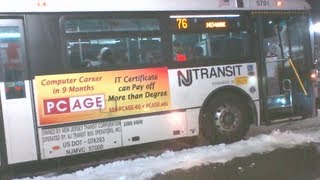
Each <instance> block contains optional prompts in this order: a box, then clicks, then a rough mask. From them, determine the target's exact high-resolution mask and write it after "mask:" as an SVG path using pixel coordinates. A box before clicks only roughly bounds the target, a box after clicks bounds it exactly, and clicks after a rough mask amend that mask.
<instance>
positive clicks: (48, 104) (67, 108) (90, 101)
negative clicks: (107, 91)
mask: <svg viewBox="0 0 320 180" xmlns="http://www.w3.org/2000/svg"><path fill="white" fill-rule="evenodd" d="M43 104H44V114H45V115H52V114H62V113H70V112H81V111H91V110H97V109H104V108H105V99H104V95H94V96H79V97H69V98H57V99H46V100H43Z"/></svg>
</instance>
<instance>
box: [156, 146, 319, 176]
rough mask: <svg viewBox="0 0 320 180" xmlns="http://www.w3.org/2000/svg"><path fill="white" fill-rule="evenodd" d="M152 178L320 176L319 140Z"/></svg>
mask: <svg viewBox="0 0 320 180" xmlns="http://www.w3.org/2000/svg"><path fill="white" fill-rule="evenodd" d="M152 179H153V180H171V179H172V180H177V179H183V180H194V179H199V180H203V179H204V180H206V179H208V180H209V179H210V180H251V179H252V180H271V179H272V180H320V144H315V143H313V144H308V145H304V146H297V147H295V148H292V149H278V150H275V151H273V152H269V153H265V154H253V155H251V156H248V157H241V158H235V159H233V160H232V161H229V162H226V163H223V164H221V163H218V164H210V165H205V166H199V167H193V168H191V169H188V170H175V171H171V172H168V173H166V174H158V175H156V176H155V177H154V178H152Z"/></svg>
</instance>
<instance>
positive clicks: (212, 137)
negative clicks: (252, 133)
mask: <svg viewBox="0 0 320 180" xmlns="http://www.w3.org/2000/svg"><path fill="white" fill-rule="evenodd" d="M245 102H246V101H245V100H244V99H243V98H239V96H236V95H233V94H226V93H223V94H218V95H217V96H214V98H212V99H211V100H210V102H209V103H208V105H207V106H206V107H205V109H204V112H203V113H204V114H203V123H202V129H203V131H204V132H203V134H204V136H205V137H206V138H207V139H208V140H209V141H210V142H211V143H231V142H235V141H238V140H240V139H241V138H243V137H244V136H245V134H246V133H247V131H248V129H249V109H248V106H246V105H245V104H244V103H245Z"/></svg>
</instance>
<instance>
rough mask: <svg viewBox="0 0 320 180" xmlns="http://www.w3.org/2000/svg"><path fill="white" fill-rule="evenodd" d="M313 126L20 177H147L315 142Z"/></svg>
mask: <svg viewBox="0 0 320 180" xmlns="http://www.w3.org/2000/svg"><path fill="white" fill-rule="evenodd" d="M317 121H319V120H317ZM302 122H303V121H302ZM301 124H304V125H306V124H307V125H308V122H307V121H305V122H304V123H301ZM298 127H300V128H298ZM314 127H315V126H314V125H310V126H309V127H307V128H305V129H303V130H301V126H299V125H298V126H297V129H299V131H280V130H274V131H272V132H271V133H269V134H261V135H257V136H253V137H248V139H247V140H242V141H239V142H236V143H233V144H219V145H215V146H203V147H196V148H191V149H184V150H181V151H175V152H173V151H167V152H165V153H163V154H161V155H159V156H150V157H146V158H137V159H133V160H125V161H117V162H113V163H108V164H101V165H99V166H97V167H95V168H93V167H90V168H86V169H83V170H81V171H77V172H74V173H71V174H64V175H59V176H54V177H49V176H50V175H48V176H42V177H33V178H23V180H30V179H33V180H93V179H94V180H98V179H110V180H114V179H118V180H131V179H134V180H136V179H138V180H144V179H150V178H151V177H153V176H154V175H156V174H158V173H165V172H168V171H171V170H175V169H188V168H191V167H193V166H200V165H203V164H209V163H224V162H227V161H230V160H232V159H233V158H236V157H244V156H249V155H251V154H253V153H265V152H270V151H273V150H275V149H277V148H292V147H294V146H296V145H303V144H306V143H311V142H315V143H319V142H320V127H318V128H314ZM279 129H281V128H279Z"/></svg>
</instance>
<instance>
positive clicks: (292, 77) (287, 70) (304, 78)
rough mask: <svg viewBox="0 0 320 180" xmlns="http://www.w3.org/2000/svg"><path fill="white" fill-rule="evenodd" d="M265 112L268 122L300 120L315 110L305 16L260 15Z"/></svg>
mask: <svg viewBox="0 0 320 180" xmlns="http://www.w3.org/2000/svg"><path fill="white" fill-rule="evenodd" d="M261 20H262V23H261V26H262V32H263V33H262V36H263V38H262V40H263V44H262V45H263V53H262V54H263V58H262V61H263V62H262V63H261V64H262V77H263V86H264V87H263V88H264V90H263V92H264V93H263V95H262V98H263V112H264V113H263V114H264V115H265V116H264V120H266V122H271V121H284V120H292V119H300V118H302V117H308V116H311V114H312V112H313V105H312V104H313V103H312V96H313V95H312V94H311V93H312V91H311V90H310V89H312V88H310V87H311V83H310V80H309V78H308V74H309V73H308V70H309V69H310V63H309V61H307V59H309V60H310V58H311V57H310V56H308V54H310V53H308V50H309V49H310V48H309V44H308V43H307V42H308V40H309V39H308V35H309V33H308V27H309V26H308V21H307V17H306V16H304V15H292V16H285V17H284V16H283V15H281V16H276V15H274V16H266V17H263V18H261Z"/></svg>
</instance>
